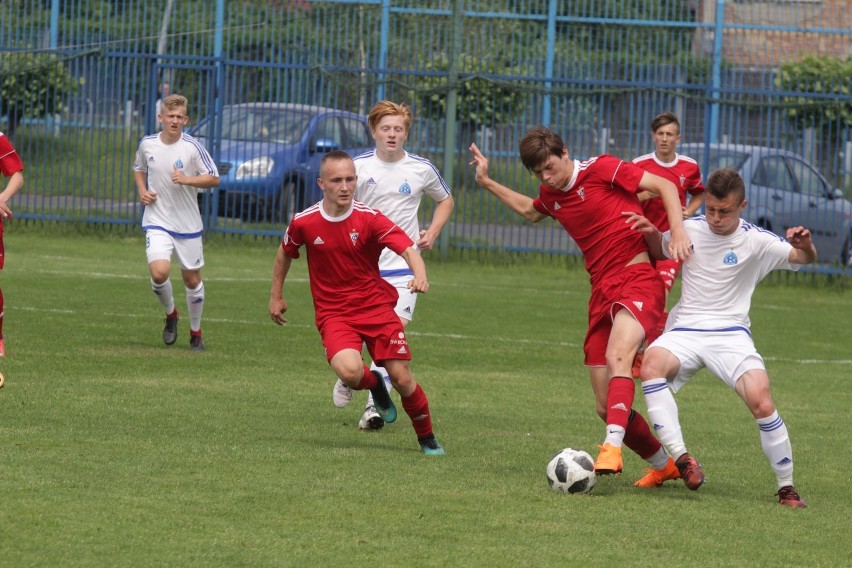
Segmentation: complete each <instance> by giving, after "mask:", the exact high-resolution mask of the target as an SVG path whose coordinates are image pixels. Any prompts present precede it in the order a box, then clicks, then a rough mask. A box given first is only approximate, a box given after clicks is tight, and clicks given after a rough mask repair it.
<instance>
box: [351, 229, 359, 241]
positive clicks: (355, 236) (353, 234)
mask: <svg viewBox="0 0 852 568" xmlns="http://www.w3.org/2000/svg"><path fill="white" fill-rule="evenodd" d="M358 236H359V235H358V231H356V230H355V229H352V230H351V231H349V238H350V239H352V244H353V245H354V244H356V243H357V242H358Z"/></svg>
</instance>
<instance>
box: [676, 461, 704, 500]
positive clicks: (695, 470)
mask: <svg viewBox="0 0 852 568" xmlns="http://www.w3.org/2000/svg"><path fill="white" fill-rule="evenodd" d="M675 465H677V469H678V471H680V476H681V478H683V484H684V485H686V488H687V489H689V490H691V491H695V490H696V489H698V488H699V487H701V484H702V483H704V471H702V469H701V464H700V463H698V460H697V459H695V458H694V457H692V456H691V455H689V454H683V455H682V456H680V457H679V458H677V461H675Z"/></svg>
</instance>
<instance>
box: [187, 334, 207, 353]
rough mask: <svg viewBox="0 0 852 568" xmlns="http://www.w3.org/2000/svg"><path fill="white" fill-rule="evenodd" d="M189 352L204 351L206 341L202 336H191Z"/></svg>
mask: <svg viewBox="0 0 852 568" xmlns="http://www.w3.org/2000/svg"><path fill="white" fill-rule="evenodd" d="M189 350H190V351H199V352H200V351H204V340H203V339H201V336H200V335H190V336H189Z"/></svg>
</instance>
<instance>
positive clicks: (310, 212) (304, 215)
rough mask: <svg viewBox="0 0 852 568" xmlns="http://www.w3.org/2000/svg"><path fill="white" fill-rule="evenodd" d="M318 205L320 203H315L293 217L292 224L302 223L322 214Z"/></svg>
mask: <svg viewBox="0 0 852 568" xmlns="http://www.w3.org/2000/svg"><path fill="white" fill-rule="evenodd" d="M320 203H321V202H319V201H317V202H316V203H314V204H313V205H311V206H309V207H306V208H305V209H302V210H301V211H299V212H298V213H296V214H295V215H293V222H298V223H302V222H304V221H306V220H307V219H310V218H311V217H312V216H314V215H321V214H322V213H321V211H320Z"/></svg>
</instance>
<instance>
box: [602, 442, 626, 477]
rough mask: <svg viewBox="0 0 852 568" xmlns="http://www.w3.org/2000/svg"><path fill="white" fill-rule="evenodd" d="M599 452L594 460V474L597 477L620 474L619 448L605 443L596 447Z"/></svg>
mask: <svg viewBox="0 0 852 568" xmlns="http://www.w3.org/2000/svg"><path fill="white" fill-rule="evenodd" d="M598 447H599V448H600V449H601V451H600V452H599V453H598V459H596V460H595V473H597V474H598V475H614V474H619V473H621V468H622V461H621V446H613V445H612V444H609V443H605V444H604V445H603V446H598Z"/></svg>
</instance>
